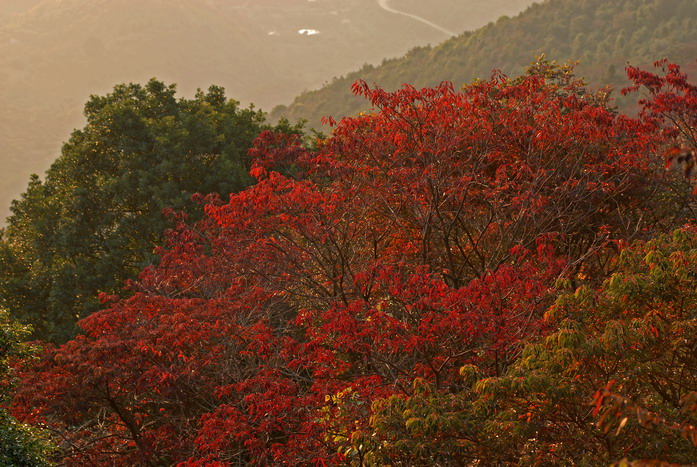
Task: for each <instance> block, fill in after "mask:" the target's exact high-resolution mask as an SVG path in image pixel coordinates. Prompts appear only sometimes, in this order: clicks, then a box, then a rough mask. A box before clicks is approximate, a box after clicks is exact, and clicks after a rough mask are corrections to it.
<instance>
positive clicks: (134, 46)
mask: <svg viewBox="0 0 697 467" xmlns="http://www.w3.org/2000/svg"><path fill="white" fill-rule="evenodd" d="M0 3H2V5H0V162H2V164H3V166H4V167H5V170H4V171H3V172H2V173H1V174H0V206H2V207H6V206H8V205H9V201H10V199H11V198H13V197H16V195H17V193H19V192H20V190H21V189H23V188H24V187H25V186H26V182H27V180H28V175H29V173H31V172H42V171H43V170H45V168H47V167H48V165H49V162H50V161H51V160H53V159H54V158H55V157H56V156H57V155H58V153H59V149H60V145H61V142H62V141H65V140H66V139H68V137H69V134H70V131H71V130H72V129H73V128H76V127H81V126H82V125H83V124H84V121H83V118H82V106H83V103H84V102H85V101H87V99H88V97H89V95H90V94H105V93H107V92H108V91H109V90H111V88H112V87H113V85H114V84H117V83H120V82H132V81H135V82H141V83H142V82H145V81H147V80H148V79H150V78H152V77H157V78H159V79H161V80H163V81H166V82H176V83H177V84H178V89H179V91H180V92H182V93H183V94H184V95H185V96H187V97H190V96H192V95H193V93H194V91H195V90H196V88H199V87H200V88H207V87H208V86H209V85H210V84H217V85H221V86H224V87H225V88H226V91H227V95H229V96H231V97H233V98H235V99H238V100H240V101H241V102H243V103H244V104H245V105H246V104H248V103H250V102H254V103H255V104H257V105H260V106H261V107H262V108H271V107H272V106H274V105H277V104H279V103H288V102H291V101H292V99H293V98H294V97H295V96H297V95H298V94H299V93H301V92H302V91H303V90H304V89H312V88H315V87H318V86H320V85H322V83H324V82H326V80H327V78H328V77H331V76H335V75H337V74H340V73H346V72H348V71H350V70H354V69H356V68H358V67H360V66H361V65H362V64H364V63H377V62H379V61H380V60H382V59H383V58H384V57H386V56H397V55H400V54H403V53H405V52H406V51H407V50H409V49H410V48H411V47H414V46H415V45H418V44H427V43H434V44H435V43H438V42H441V41H443V40H445V39H447V37H448V36H447V35H446V34H444V33H443V32H442V31H439V30H438V29H436V28H433V27H431V26H429V25H427V24H424V23H421V22H419V21H415V20H413V19H411V18H409V17H405V16H403V15H399V14H394V13H391V12H389V11H386V10H384V9H383V8H381V7H380V4H379V3H378V1H377V0H312V1H309V0H264V1H254V0H3V1H2V2H0ZM388 3H389V6H390V7H391V8H394V9H397V10H400V11H407V12H413V14H415V15H419V16H422V17H424V18H426V19H427V20H429V21H432V22H433V23H435V24H441V23H444V24H445V26H447V28H448V29H451V30H453V31H456V32H460V31H463V30H465V29H467V28H474V27H478V26H481V25H483V24H486V22H487V21H490V20H491V19H492V18H496V17H498V16H499V15H501V14H504V13H509V14H511V13H516V12H519V11H521V10H522V9H523V8H525V7H526V6H527V5H529V4H530V3H532V0H496V1H493V2H491V6H490V7H489V8H487V9H482V8H481V6H480V4H485V3H483V2H481V0H438V1H434V2H433V5H435V6H434V8H432V9H431V11H429V10H428V9H426V10H425V9H424V8H423V7H420V6H419V4H418V2H414V1H413V0H389V2H388ZM468 5H469V6H470V7H471V8H469V9H468V8H466V6H468ZM458 25H459V26H458ZM303 29H307V30H313V31H317V32H318V34H313V35H310V34H299V30H303ZM5 214H6V210H2V212H0V218H1V217H4V215H5Z"/></svg>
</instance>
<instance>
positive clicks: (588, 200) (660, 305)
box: [0, 0, 697, 467]
mask: <svg viewBox="0 0 697 467" xmlns="http://www.w3.org/2000/svg"><path fill="white" fill-rule="evenodd" d="M562 5H564V7H562ZM570 5H574V4H572V3H571V2H558V1H548V2H545V3H544V4H542V5H539V6H535V7H532V8H531V9H530V10H528V11H527V12H526V13H525V14H524V15H522V16H521V17H518V18H515V19H504V20H500V21H499V22H498V23H497V25H492V26H490V27H488V28H485V29H483V30H480V31H477V32H474V33H471V34H468V35H465V36H463V37H468V38H469V40H470V41H471V42H472V44H474V43H475V41H476V40H483V39H484V38H487V37H489V38H490V37H493V36H487V34H491V33H490V32H487V31H493V30H495V29H497V28H504V27H511V28H512V29H510V32H511V33H513V32H514V31H518V29H515V28H517V27H518V26H515V27H514V26H511V25H515V24H519V23H518V22H520V21H521V18H523V19H525V18H529V19H530V18H533V19H534V18H539V17H541V15H543V13H540V12H546V13H544V14H548V13H549V12H552V11H556V12H557V13H558V14H559V15H561V13H562V12H564V11H572V10H571V9H569V10H567V9H566V8H567V6H568V7H569V8H571V7H570ZM575 5H576V7H577V9H576V10H573V11H575V14H574V15H572V16H571V17H570V18H568V26H569V27H567V28H566V32H563V31H557V32H556V34H558V35H559V36H560V40H561V39H566V40H567V45H565V46H564V47H567V48H568V51H569V53H578V54H579V55H580V56H583V55H584V54H586V59H588V57H591V58H593V57H595V56H593V55H588V54H592V53H594V52H593V48H592V47H591V48H590V49H588V48H583V49H579V50H575V49H573V47H575V46H574V42H573V41H571V42H570V41H569V39H570V38H571V35H572V33H573V31H574V30H575V29H574V28H575V26H574V27H572V26H573V24H575V21H581V22H584V25H585V27H587V28H590V29H589V32H588V33H587V35H588V36H592V37H596V34H595V32H590V31H597V28H598V27H600V26H601V25H602V24H605V23H600V22H596V20H597V19H598V18H601V17H603V16H602V15H599V14H598V11H596V10H594V8H595V7H597V8H598V9H601V10H603V9H604V10H603V11H604V12H605V13H607V14H608V15H610V14H613V15H618V17H617V18H615V20H614V22H615V23H616V24H618V25H623V24H625V23H626V22H629V21H634V20H637V18H638V19H641V20H642V21H646V22H647V24H648V22H650V21H655V22H658V23H660V24H671V25H674V24H677V23H674V22H675V21H677V16H679V15H682V16H684V18H683V21H682V22H681V23H680V25H682V26H689V25H691V24H693V21H694V18H695V17H694V16H691V17H690V16H689V15H690V14H692V11H693V9H694V5H693V4H692V3H687V2H683V1H681V0H664V1H662V2H659V1H653V0H647V1H643V2H635V1H632V0H626V1H621V2H617V3H613V4H612V5H604V6H602V8H601V6H600V4H599V3H596V2H595V0H585V1H580V2H576V3H575ZM617 5H621V6H622V8H624V9H623V10H621V12H618V11H617V10H615V9H614V8H616V7H617ZM630 6H633V7H635V8H636V11H634V10H632V9H631V8H630ZM658 6H661V9H660V10H658V9H657V8H658ZM659 12H661V13H663V19H660V18H655V17H654V16H655V14H657V13H659ZM676 12H678V13H676ZM526 15H527V16H526ZM549 18H552V16H550V17H549ZM554 18H556V19H558V20H560V21H561V16H559V17H554ZM579 18H581V19H579ZM649 18H650V19H649ZM565 21H566V20H565ZM662 21H663V23H662ZM658 23H657V24H658ZM520 24H524V23H520ZM533 24H537V23H534V22H531V23H530V25H527V26H526V28H532V27H533V26H532V25H533ZM563 24H566V23H563ZM637 24H639V23H637ZM526 28H522V29H520V31H521V35H519V36H515V35H512V36H511V37H516V38H517V40H516V41H515V42H516V44H520V43H522V42H524V37H526V36H525V34H523V32H522V31H524V30H527V29H526ZM620 29H621V28H620ZM662 31H663V32H662V33H661V34H663V36H662V37H665V38H666V39H665V42H660V41H658V42H655V41H649V42H650V43H649V44H647V45H646V46H645V47H646V48H645V49H642V43H638V44H637V47H636V50H637V51H638V52H637V53H641V54H651V53H659V52H660V51H665V50H667V49H670V50H678V49H680V50H682V51H683V52H684V53H685V54H688V55H689V54H690V53H692V57H690V58H689V60H688V59H685V61H687V62H688V66H687V67H681V65H680V64H678V63H674V62H673V61H671V60H670V59H667V58H660V55H659V59H658V60H657V61H655V62H654V63H651V64H649V65H647V66H627V67H626V68H624V69H623V70H622V71H621V73H622V74H624V76H625V77H626V83H627V86H626V87H624V88H623V89H622V90H621V91H612V89H610V88H608V87H599V88H597V89H595V88H594V87H592V86H589V84H588V82H587V81H586V80H585V79H584V78H582V77H579V75H578V72H579V70H578V68H576V66H575V65H574V64H573V63H563V64H562V62H557V61H555V60H551V59H547V58H545V56H542V55H540V56H538V57H537V58H536V59H535V60H534V61H533V62H532V63H530V64H528V66H527V67H525V69H524V70H522V71H520V72H519V73H516V74H511V73H508V72H506V73H504V72H502V71H497V70H495V71H493V72H490V73H489V74H488V75H487V76H486V77H484V78H482V79H478V80H474V81H472V82H470V83H469V84H466V85H464V86H460V85H459V84H453V83H450V82H447V81H444V82H439V83H437V84H435V85H433V86H430V87H421V85H419V86H415V85H412V84H401V85H399V86H398V87H397V88H396V89H387V88H383V87H381V86H379V85H375V84H372V83H370V82H369V81H366V80H363V79H356V80H355V81H354V82H353V83H351V84H350V85H348V86H349V88H350V92H351V94H352V95H353V96H354V97H355V99H358V100H359V101H362V102H364V105H363V107H365V108H371V109H373V110H372V111H371V112H366V113H361V114H358V115H356V116H354V117H346V118H342V119H340V120H338V121H337V120H335V119H333V118H331V117H327V118H326V119H325V125H326V127H325V128H328V129H329V130H328V131H327V130H325V133H326V134H322V133H317V132H314V131H311V130H307V129H306V128H304V126H303V124H302V123H298V124H291V123H290V122H289V121H288V120H285V119H281V120H279V121H278V122H277V123H274V124H272V123H270V122H269V121H268V120H267V116H266V115H265V114H264V113H263V112H261V111H259V110H256V109H254V108H253V107H244V106H241V105H240V103H239V102H237V101H236V100H234V99H232V98H230V97H228V96H226V94H225V91H224V89H223V88H221V87H218V86H211V87H210V88H209V89H207V90H205V91H204V90H199V91H198V92H197V93H196V94H195V95H194V96H193V97H192V98H182V97H178V96H177V87H176V86H175V85H174V84H166V83H164V82H162V81H159V80H157V79H152V80H150V81H148V82H147V83H145V84H135V83H131V84H118V85H116V86H115V87H114V88H113V90H112V91H111V92H110V93H108V94H105V95H93V96H91V97H90V98H89V100H88V101H87V103H86V104H85V107H84V112H85V117H86V124H85V126H84V127H83V128H82V129H79V130H76V131H74V132H73V133H72V135H71V136H70V138H69V139H68V141H67V142H66V144H65V145H64V146H63V150H62V152H61V156H60V157H58V158H57V159H56V161H55V162H54V163H53V165H52V166H51V167H50V169H49V170H48V171H47V172H46V176H45V177H44V178H39V177H38V176H33V177H32V179H31V180H30V182H29V185H28V187H27V189H26V191H25V192H24V193H23V194H22V196H21V197H20V198H18V199H17V200H15V201H14V202H13V203H12V206H11V210H12V215H11V216H10V217H9V218H8V220H7V226H6V227H5V228H3V229H2V230H0V466H4V465H7V466H52V465H66V466H90V467H91V466H113V465H119V466H121V465H123V466H170V465H171V466H184V467H187V466H188V467H197V466H219V467H223V466H235V465H316V466H329V465H349V466H361V467H363V466H382V465H388V466H404V467H407V466H455V465H459V466H481V465H497V466H499V465H501V466H516V465H519V466H528V465H534V466H547V465H619V466H627V467H631V466H633V467H646V466H657V465H658V466H663V465H677V466H681V465H685V466H687V465H695V464H697V325H696V324H695V323H697V170H696V164H697V84H696V83H695V78H694V75H693V74H691V73H689V70H691V69H694V68H695V65H696V64H697V61H695V55H697V53H694V52H695V51H694V50H693V49H690V47H691V46H690V45H688V46H685V48H682V49H681V47H682V46H683V45H684V44H686V42H681V40H682V39H681V38H683V37H684V36H683V35H681V34H684V32H685V31H684V30H683V31H682V32H674V29H673V28H672V26H671V27H670V28H664V29H663V30H662ZM637 34H639V33H637ZM649 34H653V32H651V33H649ZM656 34H658V33H656ZM599 37H600V36H597V37H596V39H598V40H599ZM603 37H605V39H603V40H609V39H607V38H608V37H610V36H608V35H607V34H606V35H604V36H603ZM637 37H639V36H637ZM642 37H643V36H642ZM652 37H653V36H652ZM477 38H479V39H477ZM460 39H462V38H460ZM593 40H595V39H593ZM601 42H602V41H601ZM457 43H458V42H457V40H455V42H446V43H444V44H443V45H441V46H439V47H444V48H446V49H447V47H455V46H454V45H453V44H457ZM621 43H622V42H621V41H620V42H617V41H615V42H614V43H613V44H612V45H610V43H609V42H608V45H607V47H608V48H610V50H611V51H614V50H615V49H614V47H619V45H621ZM448 44H450V45H448ZM661 44H663V45H661ZM467 47H471V45H470V46H467ZM486 47H489V46H488V45H487V46H486ZM502 47H503V46H502V45H501V44H499V46H491V48H485V49H483V50H484V52H482V53H489V54H493V53H499V52H500V55H497V57H498V58H497V60H500V61H501V62H502V63H503V62H505V61H506V60H507V58H506V53H505V50H506V49H505V47H504V48H502ZM550 47H551V49H550V50H552V52H553V51H554V50H555V49H554V48H553V47H552V45H550ZM559 47H562V46H561V45H559ZM604 47H605V46H600V45H596V51H597V50H598V49H599V48H604ZM661 47H663V48H661ZM666 48H667V49H666ZM437 49H438V48H436V49H433V51H435V50H437ZM589 50H590V52H588V51H589ZM618 50H620V49H618ZM632 50H635V49H632ZM690 51H692V52H690ZM431 52H432V50H427V49H424V50H421V51H415V52H413V53H412V54H411V57H412V58H411V59H413V57H416V56H418V55H419V54H430V53H431ZM586 52H587V53H586ZM614 53H615V52H612V53H611V55H612V54H614ZM621 53H625V54H627V56H630V57H631V56H632V53H634V52H630V51H629V50H628V49H621V50H620V51H619V52H617V54H618V55H620V54H621ZM434 56H435V55H434ZM409 59H410V58H407V60H409ZM396 63H400V62H388V63H387V64H386V65H384V66H383V67H389V66H391V65H390V64H396ZM425 63H426V62H424V66H423V68H424V70H425V69H426V68H428V67H431V66H432V63H434V62H431V61H428V65H426V64H425ZM597 63H598V67H599V68H598V69H599V70H600V69H604V68H603V67H604V66H605V65H603V64H602V63H603V62H602V60H601V61H599V62H597ZM386 69H387V68H377V69H376V70H378V71H379V70H386ZM606 71H607V70H606ZM615 72H617V73H620V72H619V71H617V70H615ZM613 73H614V72H613ZM406 76H407V77H408V76H409V75H406ZM608 77H609V75H608ZM404 80H405V81H406V78H404ZM417 81H418V80H417ZM417 84H418V83H417ZM617 99H621V100H622V101H623V102H624V104H623V106H624V107H622V108H624V109H626V108H631V109H632V111H631V112H625V111H623V110H622V108H620V109H618V107H617V105H616V104H617Z"/></svg>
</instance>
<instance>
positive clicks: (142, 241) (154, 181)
mask: <svg viewBox="0 0 697 467" xmlns="http://www.w3.org/2000/svg"><path fill="white" fill-rule="evenodd" d="M175 92H176V89H175V86H174V85H170V86H167V85H165V84H163V83H162V82H159V81H156V80H151V81H150V82H148V83H147V84H146V85H144V86H142V85H138V84H123V85H118V86H116V87H115V88H114V90H113V92H112V93H111V94H108V95H106V96H92V97H91V98H90V100H89V101H88V102H87V104H86V105H85V116H86V117H87V125H86V126H85V127H84V128H83V129H81V130H77V131H75V132H74V133H73V134H72V136H71V137H70V139H69V141H68V142H67V143H66V144H65V145H64V146H63V150H62V155H61V156H60V157H59V158H58V159H57V160H56V161H55V162H54V163H53V165H52V166H51V167H50V169H49V170H48V171H47V174H46V177H45V180H44V181H41V180H39V178H38V177H37V176H33V177H32V179H31V180H30V183H29V187H28V189H27V191H26V192H25V193H24V194H23V195H22V197H21V198H20V199H19V200H16V201H14V202H13V204H12V207H11V209H12V215H11V216H10V217H9V218H8V225H7V228H6V229H5V231H4V232H3V233H2V244H1V246H0V296H1V298H0V305H2V306H5V307H6V308H7V309H8V310H10V312H11V313H12V315H13V316H15V317H17V318H18V319H19V320H20V321H22V322H24V323H29V324H32V326H33V327H34V329H35V333H34V337H36V338H41V339H49V340H53V341H64V340H67V339H68V338H70V337H72V336H73V335H74V334H75V332H76V326H75V324H76V322H77V320H78V319H80V318H82V317H85V316H87V315H89V314H91V313H92V312H94V311H96V310H97V309H98V307H99V301H98V293H99V292H105V293H113V292H114V291H115V290H118V289H119V288H120V287H121V286H122V284H123V282H124V280H126V279H130V278H134V277H135V276H136V274H137V272H138V271H140V270H142V269H143V267H146V266H148V265H149V264H153V263H154V262H156V261H157V259H156V258H157V257H156V255H155V253H154V249H155V247H156V246H157V245H159V244H161V242H162V239H163V232H164V231H165V229H166V228H167V226H168V225H170V224H169V222H170V221H168V220H167V219H166V217H165V216H164V215H163V210H164V209H172V210H173V211H174V212H184V213H188V214H189V215H194V216H197V215H200V214H196V213H197V212H199V211H200V209H199V208H198V205H197V203H196V202H194V201H192V199H191V197H192V194H194V193H203V194H207V193H219V194H222V195H227V194H228V193H230V192H234V191H238V190H240V189H241V188H243V187H245V186H247V185H248V184H249V183H250V181H251V179H250V177H249V175H248V170H249V163H248V159H247V150H248V149H249V148H250V147H251V145H252V141H253V140H254V138H255V137H256V136H257V135H258V133H259V132H260V131H261V130H263V129H264V128H266V126H265V124H264V114H263V113H262V112H260V111H257V110H254V109H253V108H248V109H241V108H240V106H239V103H238V102H236V101H233V100H229V99H227V98H226V97H225V94H224V90H223V89H222V88H220V87H215V86H213V87H211V88H210V89H209V90H208V92H205V93H204V92H201V91H199V92H198V93H197V94H196V96H195V97H194V98H193V99H177V98H176V97H175ZM281 126H282V128H281V129H284V128H285V129H286V130H288V131H295V130H297V127H295V128H290V127H288V126H287V125H286V126H285V127H284V126H283V125H281Z"/></svg>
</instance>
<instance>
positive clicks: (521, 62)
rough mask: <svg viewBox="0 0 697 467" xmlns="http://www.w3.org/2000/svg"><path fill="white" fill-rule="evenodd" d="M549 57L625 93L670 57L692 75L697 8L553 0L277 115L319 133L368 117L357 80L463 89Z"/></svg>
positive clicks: (685, 3) (301, 100) (665, 1)
mask: <svg viewBox="0 0 697 467" xmlns="http://www.w3.org/2000/svg"><path fill="white" fill-rule="evenodd" d="M413 3H414V4H415V5H416V3H417V2H413ZM541 53H544V54H546V56H547V57H548V58H553V59H556V60H559V61H568V60H581V64H580V65H579V67H578V68H577V71H578V73H579V74H581V75H583V76H585V77H587V79H588V80H589V82H590V83H591V84H592V85H594V86H601V85H604V84H611V85H613V86H614V87H616V88H619V87H622V86H624V85H625V83H626V82H625V79H624V71H623V68H624V66H625V64H626V63H627V62H629V63H631V64H633V65H642V66H643V65H646V64H648V63H651V62H653V61H654V60H656V59H658V58H662V57H668V58H670V59H671V60H673V61H675V62H678V63H682V64H684V65H685V66H686V69H687V70H688V71H692V70H694V69H695V62H694V59H695V58H696V57H697V2H695V1H694V0H615V1H612V2H607V1H604V0H578V1H568V0H546V1H544V2H542V3H540V4H537V3H536V4H533V5H532V6H530V7H529V8H528V9H527V10H526V11H524V12H523V13H521V14H520V15H518V16H516V17H514V18H508V17H501V18H500V19H499V20H498V21H496V22H495V23H490V24H488V25H487V26H484V27H482V28H481V29H479V30H477V31H474V32H466V33H464V34H461V35H459V36H457V37H454V38H452V39H450V40H447V41H446V42H444V43H442V44H440V45H438V46H436V47H417V48H414V49H412V50H411V51H409V52H408V53H407V54H406V55H405V56H404V57H402V58H399V59H392V60H385V61H383V63H382V64H381V65H380V66H378V67H373V66H370V65H366V66H364V67H363V68H361V69H360V70H359V71H356V72H353V73H350V74H348V75H346V76H342V77H340V78H335V79H334V80H333V81H332V82H331V83H329V84H327V85H325V86H324V87H322V88H321V89H318V90H315V91H311V92H306V93H303V94H302V95H300V96H299V97H298V98H297V99H295V101H294V102H293V103H292V104H291V105H290V106H288V107H283V106H280V107H277V108H275V109H274V110H273V112H272V117H274V118H279V117H280V116H287V117H289V118H290V119H291V120H294V119H300V118H303V119H307V120H308V121H309V124H310V125H311V126H313V127H319V126H320V120H321V118H322V117H324V116H332V117H334V118H336V119H337V120H338V118H339V117H341V116H345V115H352V114H355V113H357V112H359V111H362V110H368V109H367V107H366V103H365V100H364V99H362V98H358V97H354V96H352V95H351V91H350V89H351V84H352V83H353V82H355V81H356V80H357V79H364V80H365V81H367V82H368V83H377V84H379V85H380V86H382V87H384V88H387V89H396V88H398V87H399V86H400V85H401V84H402V83H411V84H413V85H415V86H417V87H424V86H433V85H436V84H438V83H439V82H441V81H452V82H453V83H455V84H456V86H460V85H462V84H465V83H469V82H471V81H472V80H473V79H475V78H487V77H488V76H489V75H490V73H491V71H492V70H493V69H500V70H502V71H503V72H504V73H506V74H508V75H516V74H519V73H521V72H522V71H523V70H524V68H525V66H526V65H527V64H528V63H530V62H531V61H532V59H533V58H534V57H535V56H536V55H539V54H541Z"/></svg>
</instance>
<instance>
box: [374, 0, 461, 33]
mask: <svg viewBox="0 0 697 467" xmlns="http://www.w3.org/2000/svg"><path fill="white" fill-rule="evenodd" d="M378 5H380V8H382V9H383V10H385V11H388V12H390V13H394V14H396V15H402V16H408V17H409V18H411V19H415V20H416V21H420V22H422V23H424V24H427V25H429V26H431V27H432V28H434V29H437V30H439V31H440V32H442V33H444V34H447V35H448V36H457V34H456V33H454V32H452V31H448V30H447V29H445V28H444V27H442V26H439V25H437V24H436V23H434V22H432V21H429V20H427V19H426V18H422V17H421V16H417V15H412V14H411V13H407V12H405V11H399V10H395V9H394V8H390V5H389V0H378Z"/></svg>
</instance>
